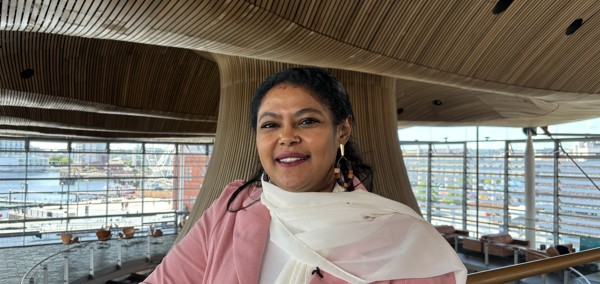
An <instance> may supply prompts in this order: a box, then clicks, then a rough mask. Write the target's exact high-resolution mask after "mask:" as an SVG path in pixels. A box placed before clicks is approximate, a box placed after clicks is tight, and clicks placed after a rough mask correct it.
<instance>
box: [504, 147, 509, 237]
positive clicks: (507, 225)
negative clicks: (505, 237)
mask: <svg viewBox="0 0 600 284" xmlns="http://www.w3.org/2000/svg"><path fill="white" fill-rule="evenodd" d="M508 147H509V142H508V141H505V142H504V206H503V207H504V209H503V213H504V220H503V222H504V231H505V232H508V228H509V227H510V226H509V215H508V214H509V212H508V205H509V204H508V196H509V195H508Z"/></svg>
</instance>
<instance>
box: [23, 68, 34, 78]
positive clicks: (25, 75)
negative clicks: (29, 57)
mask: <svg viewBox="0 0 600 284" xmlns="http://www.w3.org/2000/svg"><path fill="white" fill-rule="evenodd" d="M34 73H35V72H34V71H33V69H31V68H27V69H25V70H23V71H21V78H23V79H29V78H31V77H33V74H34Z"/></svg>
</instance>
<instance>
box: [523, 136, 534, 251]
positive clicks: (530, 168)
mask: <svg viewBox="0 0 600 284" xmlns="http://www.w3.org/2000/svg"><path fill="white" fill-rule="evenodd" d="M526 131H527V145H526V146H525V238H526V239H527V240H529V243H530V246H531V247H535V150H534V149H533V139H532V130H531V129H527V130H526Z"/></svg>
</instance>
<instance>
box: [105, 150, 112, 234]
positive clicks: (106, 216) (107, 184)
mask: <svg viewBox="0 0 600 284" xmlns="http://www.w3.org/2000/svg"><path fill="white" fill-rule="evenodd" d="M111 144H112V142H108V143H106V154H107V157H108V159H106V192H105V197H106V199H105V200H106V207H105V208H106V210H105V211H104V226H107V224H108V192H109V190H110V185H109V183H110V159H111V151H110V145H111ZM110 225H112V224H110Z"/></svg>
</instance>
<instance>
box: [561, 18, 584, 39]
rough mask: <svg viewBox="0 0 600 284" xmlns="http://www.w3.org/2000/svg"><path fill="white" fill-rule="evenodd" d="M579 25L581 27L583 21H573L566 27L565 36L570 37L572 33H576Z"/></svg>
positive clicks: (580, 19)
mask: <svg viewBox="0 0 600 284" xmlns="http://www.w3.org/2000/svg"><path fill="white" fill-rule="evenodd" d="M581 25H583V19H582V18H579V19H577V20H575V21H573V22H572V23H571V24H570V25H569V26H568V27H567V30H566V31H565V34H566V35H572V34H573V33H574V32H576V31H577V30H578V29H579V28H580V27H581Z"/></svg>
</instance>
